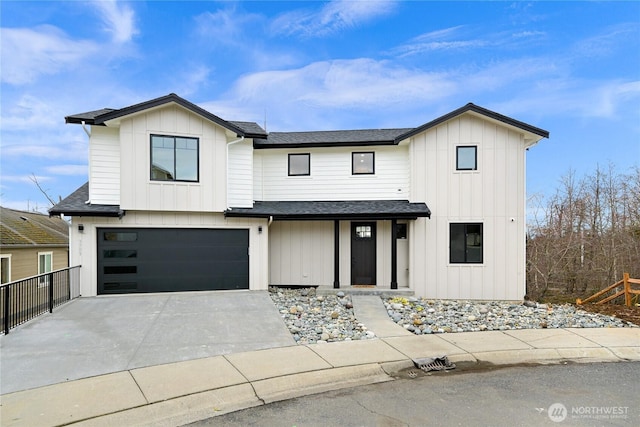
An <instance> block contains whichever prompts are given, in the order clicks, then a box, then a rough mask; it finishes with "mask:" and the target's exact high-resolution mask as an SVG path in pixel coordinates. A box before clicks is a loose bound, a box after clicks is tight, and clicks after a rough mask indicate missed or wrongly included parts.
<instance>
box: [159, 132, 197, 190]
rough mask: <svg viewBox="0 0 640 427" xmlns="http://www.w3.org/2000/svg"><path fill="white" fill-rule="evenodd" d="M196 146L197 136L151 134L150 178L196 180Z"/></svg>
mask: <svg viewBox="0 0 640 427" xmlns="http://www.w3.org/2000/svg"><path fill="white" fill-rule="evenodd" d="M198 148H199V147H198V139H197V138H185V137H180V136H162V135H151V179H152V180H153V181H192V182H197V181H198V179H199V176H198V172H199V170H198Z"/></svg>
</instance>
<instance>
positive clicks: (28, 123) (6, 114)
mask: <svg viewBox="0 0 640 427" xmlns="http://www.w3.org/2000/svg"><path fill="white" fill-rule="evenodd" d="M7 110H8V111H7ZM0 114H1V117H2V126H3V128H4V130H5V131H6V130H9V129H10V130H12V131H22V130H33V129H34V128H42V127H50V126H56V125H58V124H60V119H61V118H60V117H59V115H60V110H59V106H58V107H56V106H53V105H51V104H49V103H47V102H46V101H45V100H44V99H41V98H37V97H35V96H32V95H30V94H24V95H23V96H21V97H20V98H19V99H17V100H16V101H15V102H14V103H12V104H11V105H10V106H9V107H5V109H3V111H2V112H1V113H0Z"/></svg>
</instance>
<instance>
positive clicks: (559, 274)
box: [527, 164, 640, 299]
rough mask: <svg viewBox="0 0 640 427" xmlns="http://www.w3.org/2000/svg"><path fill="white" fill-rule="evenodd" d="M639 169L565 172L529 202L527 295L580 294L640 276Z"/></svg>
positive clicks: (611, 168)
mask: <svg viewBox="0 0 640 427" xmlns="http://www.w3.org/2000/svg"><path fill="white" fill-rule="evenodd" d="M639 206H640V168H638V167H634V168H633V169H631V171H630V172H629V173H627V174H621V173H619V172H618V171H617V170H616V168H615V166H614V165H611V164H610V165H608V167H606V168H602V167H600V166H598V167H597V168H596V170H595V171H594V172H593V173H592V174H589V175H587V176H585V177H583V178H581V179H577V178H576V176H575V173H574V172H573V171H569V172H568V173H567V175H565V176H564V177H563V178H562V179H561V181H560V186H559V188H558V189H557V190H556V192H555V194H553V195H552V196H550V197H548V198H543V197H542V196H536V197H532V198H530V199H529V212H531V213H532V218H530V220H529V230H528V234H527V235H528V239H527V293H528V294H529V296H530V297H531V298H534V299H540V298H542V297H544V296H545V295H547V294H548V293H552V294H556V295H564V296H566V297H574V296H584V294H585V293H588V292H591V291H595V290H598V289H600V288H603V287H604V286H606V285H609V284H611V283H613V282H616V281H618V280H620V278H621V276H622V273H624V272H628V273H630V274H631V275H632V277H640V214H639V212H638V207H639Z"/></svg>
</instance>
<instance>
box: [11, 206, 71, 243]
mask: <svg viewBox="0 0 640 427" xmlns="http://www.w3.org/2000/svg"><path fill="white" fill-rule="evenodd" d="M0 229H1V230H0V244H1V245H2V246H68V245H69V225H68V224H67V223H66V222H65V221H63V220H62V219H60V218H49V216H47V215H43V214H41V213H37V212H24V211H17V210H13V209H8V208H2V207H0Z"/></svg>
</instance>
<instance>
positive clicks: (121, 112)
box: [65, 93, 267, 138]
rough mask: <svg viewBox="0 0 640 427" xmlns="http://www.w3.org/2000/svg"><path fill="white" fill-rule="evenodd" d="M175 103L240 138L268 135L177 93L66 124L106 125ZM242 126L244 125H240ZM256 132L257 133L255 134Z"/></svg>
mask: <svg viewBox="0 0 640 427" xmlns="http://www.w3.org/2000/svg"><path fill="white" fill-rule="evenodd" d="M172 102H173V103H175V104H178V105H180V106H181V107H183V108H186V109H187V110H189V111H191V112H193V113H195V114H198V115H200V116H202V117H204V118H205V119H207V120H209V121H212V122H214V123H217V124H219V125H220V126H222V127H224V128H225V129H228V130H230V131H232V132H235V133H236V134H237V135H238V136H244V137H246V138H264V137H266V136H267V133H266V132H265V131H264V129H262V128H261V127H260V126H258V125H257V124H256V123H253V124H252V125H249V123H248V122H235V123H233V122H228V121H226V120H223V119H221V118H220V117H218V116H216V115H215V114H211V113H210V112H208V111H207V110H205V109H204V108H201V107H198V106H197V105H196V104H194V103H192V102H189V101H187V100H186V99H184V98H181V97H179V96H178V95H176V94H175V93H170V94H169V95H165V96H161V97H159V98H155V99H151V100H149V101H145V102H141V103H139V104H135V105H130V106H128V107H124V108H121V109H118V110H114V109H111V108H104V109H102V110H96V111H89V112H86V113H79V114H75V115H72V116H67V117H65V122H66V123H78V124H79V123H82V122H83V121H84V122H85V123H86V124H89V125H94V126H97V125H103V126H104V125H105V122H108V121H109V120H114V119H117V118H120V117H124V116H127V115H130V114H135V113H138V112H140V111H144V110H148V109H150V108H154V107H159V106H161V105H165V104H169V103H172ZM238 124H242V125H238ZM253 131H255V132H253Z"/></svg>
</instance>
